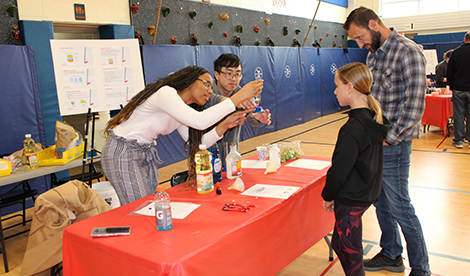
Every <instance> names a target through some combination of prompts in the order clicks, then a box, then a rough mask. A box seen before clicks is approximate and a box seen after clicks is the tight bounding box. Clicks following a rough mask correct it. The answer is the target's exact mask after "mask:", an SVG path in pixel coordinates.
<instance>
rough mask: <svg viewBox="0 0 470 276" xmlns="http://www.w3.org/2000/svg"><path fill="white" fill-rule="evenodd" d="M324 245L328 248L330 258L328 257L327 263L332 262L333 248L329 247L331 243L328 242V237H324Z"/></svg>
mask: <svg viewBox="0 0 470 276" xmlns="http://www.w3.org/2000/svg"><path fill="white" fill-rule="evenodd" d="M324 239H325V241H326V243H327V244H328V248H329V249H330V257H329V259H328V260H329V261H330V262H332V261H333V247H331V242H330V239H329V238H328V236H325V237H324Z"/></svg>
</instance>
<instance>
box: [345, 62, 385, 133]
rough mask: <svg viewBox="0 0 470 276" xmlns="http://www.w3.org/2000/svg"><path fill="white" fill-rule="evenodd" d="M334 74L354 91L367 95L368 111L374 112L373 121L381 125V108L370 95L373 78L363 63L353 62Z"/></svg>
mask: <svg viewBox="0 0 470 276" xmlns="http://www.w3.org/2000/svg"><path fill="white" fill-rule="evenodd" d="M336 73H337V74H338V77H339V79H340V80H341V81H342V82H343V83H344V84H348V83H351V84H352V85H353V87H354V89H356V90H357V91H358V92H360V93H362V94H364V95H367V98H368V100H369V106H370V109H372V110H373V111H374V112H375V117H374V119H375V121H376V122H378V123H380V124H383V118H382V116H383V111H382V107H381V106H380V103H379V101H377V99H376V98H374V96H372V95H371V94H370V89H371V87H372V82H373V81H374V77H373V76H372V72H371V71H370V69H369V68H368V67H367V66H366V65H365V64H364V63H360V62H353V63H349V64H346V65H344V66H343V67H341V68H339V69H338V71H337V72H336Z"/></svg>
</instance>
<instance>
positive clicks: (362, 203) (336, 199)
mask: <svg viewBox="0 0 470 276" xmlns="http://www.w3.org/2000/svg"><path fill="white" fill-rule="evenodd" d="M372 82H373V77H372V73H371V72H370V70H369V68H368V67H367V66H366V65H365V64H363V63H359V62H354V63H350V64H347V65H345V66H343V67H341V68H339V69H338V70H337V71H336V75H335V85H336V90H335V95H336V97H337V99H338V102H339V104H340V105H341V106H350V107H351V110H349V111H347V114H348V115H349V119H348V121H347V122H346V123H345V124H344V125H343V126H342V127H341V129H340V131H339V134H338V140H337V141H336V146H335V150H334V152H333V158H332V165H331V167H330V169H329V170H328V173H327V178H326V183H325V187H324V188H323V191H322V197H323V199H324V202H323V206H324V208H325V209H326V210H327V211H332V212H334V213H335V219H336V222H335V227H334V232H333V238H332V241H331V244H332V247H333V249H334V250H335V252H336V254H337V255H338V257H339V259H340V261H341V265H342V267H343V270H344V272H345V274H346V275H365V273H364V265H363V262H362V261H363V258H362V256H363V248H362V215H363V214H364V212H365V211H366V210H367V209H368V208H369V206H370V205H371V204H372V203H374V202H375V201H376V200H377V198H378V197H379V194H380V190H381V187H382V167H383V141H384V140H385V137H386V136H387V132H388V130H389V128H390V123H389V122H388V120H387V118H385V117H384V116H383V112H382V108H381V106H380V103H379V102H378V101H377V100H376V99H375V98H374V96H372V95H371V94H370V89H371V86H372Z"/></svg>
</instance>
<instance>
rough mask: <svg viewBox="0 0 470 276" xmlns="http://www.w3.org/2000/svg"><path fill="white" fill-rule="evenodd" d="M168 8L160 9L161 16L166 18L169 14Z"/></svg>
mask: <svg viewBox="0 0 470 276" xmlns="http://www.w3.org/2000/svg"><path fill="white" fill-rule="evenodd" d="M170 11H171V10H170V8H169V7H167V6H165V7H162V13H163V16H167V15H168V14H169V13H170Z"/></svg>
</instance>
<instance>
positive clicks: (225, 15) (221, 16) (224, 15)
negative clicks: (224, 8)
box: [219, 13, 229, 20]
mask: <svg viewBox="0 0 470 276" xmlns="http://www.w3.org/2000/svg"><path fill="white" fill-rule="evenodd" d="M219 16H220V19H222V20H227V19H228V18H229V16H228V14H226V13H224V14H219Z"/></svg>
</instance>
